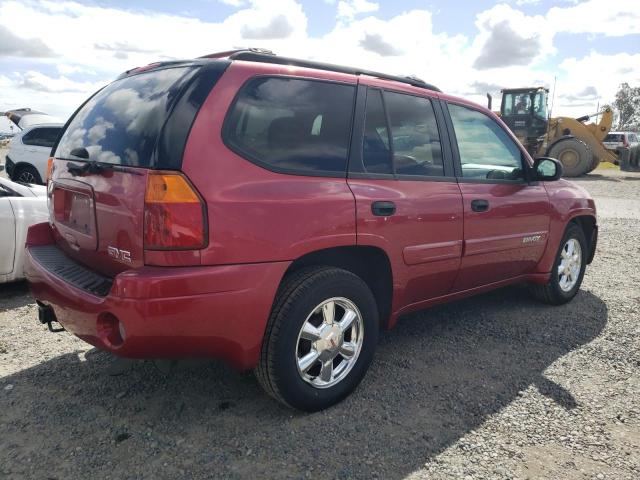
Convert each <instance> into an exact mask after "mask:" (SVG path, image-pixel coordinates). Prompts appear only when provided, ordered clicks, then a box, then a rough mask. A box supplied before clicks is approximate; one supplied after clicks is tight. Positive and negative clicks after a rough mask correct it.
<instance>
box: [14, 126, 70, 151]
mask: <svg viewBox="0 0 640 480" xmlns="http://www.w3.org/2000/svg"><path fill="white" fill-rule="evenodd" d="M60 130H61V128H60V127H43V128H34V129H33V130H31V131H30V132H28V133H27V134H25V136H24V137H22V143H24V144H25V145H33V146H36V147H47V148H51V147H53V145H54V144H55V143H56V140H57V139H58V134H59V133H60Z"/></svg>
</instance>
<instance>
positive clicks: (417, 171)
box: [26, 50, 597, 410]
mask: <svg viewBox="0 0 640 480" xmlns="http://www.w3.org/2000/svg"><path fill="white" fill-rule="evenodd" d="M53 151H54V155H53V156H54V157H55V160H54V162H53V169H52V173H51V176H50V181H49V184H48V192H49V208H50V220H49V222H48V223H42V224H38V225H35V226H33V227H31V229H30V230H29V235H28V240H27V252H28V253H27V265H26V274H27V277H28V279H29V281H30V285H31V290H32V292H33V294H34V296H35V298H36V299H37V301H38V304H39V306H40V309H39V313H40V320H41V321H42V322H43V323H47V324H48V325H49V327H50V328H51V326H52V324H54V323H53V322H59V323H60V324H62V326H63V327H64V328H65V329H67V330H68V331H70V332H72V333H74V334H75V335H77V336H78V337H80V338H82V339H83V340H85V341H87V342H89V343H90V344H92V345H95V346H96V347H98V348H101V349H104V350H108V351H111V352H113V353H114V354H116V355H120V356H123V357H134V358H176V357H192V356H206V357H218V358H221V359H224V360H225V361H226V362H228V363H229V364H231V365H233V366H234V367H236V368H237V369H251V368H255V371H256V374H257V377H258V379H259V381H260V383H261V384H262V385H263V387H264V388H265V389H266V390H267V392H269V393H270V394H271V395H272V396H274V397H275V398H276V399H278V400H280V401H281V402H283V403H285V404H287V405H290V406H293V407H296V408H299V409H303V410H318V409H322V408H325V407H327V406H329V405H332V404H334V403H336V402H338V401H340V400H341V399H342V398H344V397H345V396H346V395H348V394H349V393H350V392H351V391H352V390H353V389H354V388H355V387H356V385H357V384H358V383H359V382H360V380H361V379H362V378H363V376H364V374H365V372H366V370H367V368H368V367H369V364H370V363H371V360H372V357H373V353H374V349H375V346H376V341H377V339H378V332H379V330H381V329H388V328H391V327H393V325H394V324H395V323H396V321H397V319H398V317H399V316H401V315H403V314H406V313H409V312H413V311H415V310H419V309H423V308H425V307H428V306H431V305H434V304H437V303H442V302H445V301H450V300H454V299H458V298H461V297H465V296H468V295H473V294H476V293H480V292H484V291H487V290H490V289H494V288H497V287H501V286H503V285H507V284H512V283H516V282H528V283H529V284H530V285H531V291H532V292H533V294H534V296H535V297H536V298H538V299H540V300H542V301H545V302H547V303H550V304H556V305H557V304H561V303H565V302H567V301H569V300H571V299H572V298H573V297H574V296H575V295H576V292H577V291H578V289H579V287H580V284H581V281H582V277H583V275H584V271H585V267H586V265H587V264H588V263H590V262H591V260H592V258H593V255H594V251H595V246H596V239H597V225H596V217H595V206H594V202H593V200H592V199H591V198H590V197H589V195H588V194H587V193H586V192H585V191H584V190H583V189H581V188H579V187H577V186H576V185H574V184H572V183H569V182H567V181H564V180H559V179H558V178H559V176H560V174H561V167H560V164H559V163H558V162H557V161H555V160H553V159H545V158H543V159H537V160H536V161H535V162H534V161H532V159H531V158H530V157H529V155H528V154H527V152H526V151H525V150H524V149H523V148H522V147H521V146H520V145H519V144H518V142H517V140H516V138H515V137H514V136H513V135H512V134H511V133H510V132H509V130H508V129H507V128H506V127H505V125H504V124H503V123H502V122H501V121H500V119H499V118H497V117H496V116H495V115H494V114H493V113H491V112H490V111H488V110H486V109H485V108H483V107H481V106H478V105H475V104H472V103H469V102H467V101H464V100H461V99H459V98H454V97H451V96H448V95H445V94H443V93H441V92H440V90H438V89H437V88H435V87H434V86H432V85H429V84H427V83H424V82H423V81H421V80H419V79H416V78H405V77H395V76H390V75H384V74H381V73H376V72H371V71H364V70H358V69H354V68H347V67H339V66H335V65H328V64H322V63H315V62H308V61H300V60H294V59H290V58H284V57H279V56H275V55H273V54H270V53H268V52H264V51H253V50H249V51H247V50H244V51H236V52H225V53H224V54H214V55H209V56H207V57H203V58H199V59H196V60H190V61H180V62H162V63H155V64H151V65H148V66H146V67H142V68H136V69H134V70H130V71H128V72H126V73H125V74H123V75H121V76H120V77H119V78H118V79H117V80H116V81H114V82H113V83H111V84H110V85H108V86H107V87H105V88H103V89H102V90H100V91H99V92H97V93H96V94H95V95H93V96H92V97H91V98H90V99H89V100H87V101H86V102H85V103H84V104H83V105H82V106H81V107H80V108H79V109H78V110H77V111H76V112H75V114H74V115H73V116H72V117H71V119H70V120H69V122H68V123H67V125H66V126H65V128H64V132H63V135H62V137H61V139H60V141H59V143H58V144H57V145H56V146H55V147H54V149H53Z"/></svg>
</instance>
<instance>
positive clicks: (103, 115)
mask: <svg viewBox="0 0 640 480" xmlns="http://www.w3.org/2000/svg"><path fill="white" fill-rule="evenodd" d="M196 71H197V68H195V67H174V68H164V69H160V70H152V71H150V72H146V73H140V74H137V75H133V76H130V77H125V78H123V79H120V80H116V81H115V82H113V83H111V84H110V85H108V86H107V87H105V88H104V89H102V90H101V91H100V92H98V93H97V94H96V95H95V96H94V97H92V98H91V99H90V100H89V101H88V102H87V103H86V104H85V105H84V106H83V107H82V108H81V109H80V110H79V111H78V112H77V113H76V115H75V116H74V118H73V120H71V123H70V124H69V126H68V127H67V129H66V130H65V132H64V134H63V136H62V138H61V139H60V143H59V144H58V148H57V149H56V154H55V155H56V157H58V158H65V159H72V160H82V159H79V158H77V157H75V156H72V155H71V150H73V149H74V148H78V147H84V148H86V150H87V151H88V152H89V160H95V161H98V162H104V163H111V164H117V165H128V166H135V167H155V166H161V167H162V166H163V165H155V163H156V162H155V160H156V158H155V148H156V144H157V141H158V137H159V135H160V131H161V129H162V127H163V125H164V123H165V121H166V120H167V117H168V116H169V114H170V113H171V108H172V106H173V105H174V103H175V101H176V99H177V98H179V92H181V91H182V88H183V87H184V86H185V85H186V84H187V83H188V82H189V80H190V79H191V78H192V77H193V75H194V73H195V72H196ZM180 160H181V159H175V161H176V162H179V161H180ZM172 166H174V165H172Z"/></svg>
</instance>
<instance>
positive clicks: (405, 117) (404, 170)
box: [384, 92, 444, 177]
mask: <svg viewBox="0 0 640 480" xmlns="http://www.w3.org/2000/svg"><path fill="white" fill-rule="evenodd" d="M384 100H385V103H386V105H387V111H388V113H389V127H390V129H391V144H392V147H393V163H394V165H395V170H396V174H397V175H418V176H428V177H435V176H444V165H443V163H442V148H441V146H440V136H439V135H438V125H437V123H436V117H435V113H434V111H433V106H432V104H431V101H430V100H429V99H427V98H422V97H415V96H413V95H405V94H402V93H395V92H385V94H384Z"/></svg>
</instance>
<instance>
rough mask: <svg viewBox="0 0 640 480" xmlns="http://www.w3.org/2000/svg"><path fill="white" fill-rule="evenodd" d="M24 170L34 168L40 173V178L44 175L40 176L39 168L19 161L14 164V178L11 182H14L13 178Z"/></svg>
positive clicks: (12, 172) (12, 174) (12, 175)
mask: <svg viewBox="0 0 640 480" xmlns="http://www.w3.org/2000/svg"><path fill="white" fill-rule="evenodd" d="M12 161H13V159H12ZM24 168H33V169H34V170H35V171H36V172H37V173H38V176H39V177H42V175H41V174H40V170H38V167H36V166H35V165H34V164H33V163H29V162H25V161H19V162H14V163H13V170H12V171H11V177H12V178H11V180H13V178H14V177H15V176H16V175H17V174H18V173H19V172H20V171H21V170H22V169H24ZM7 174H8V172H7ZM40 180H42V178H40Z"/></svg>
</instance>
